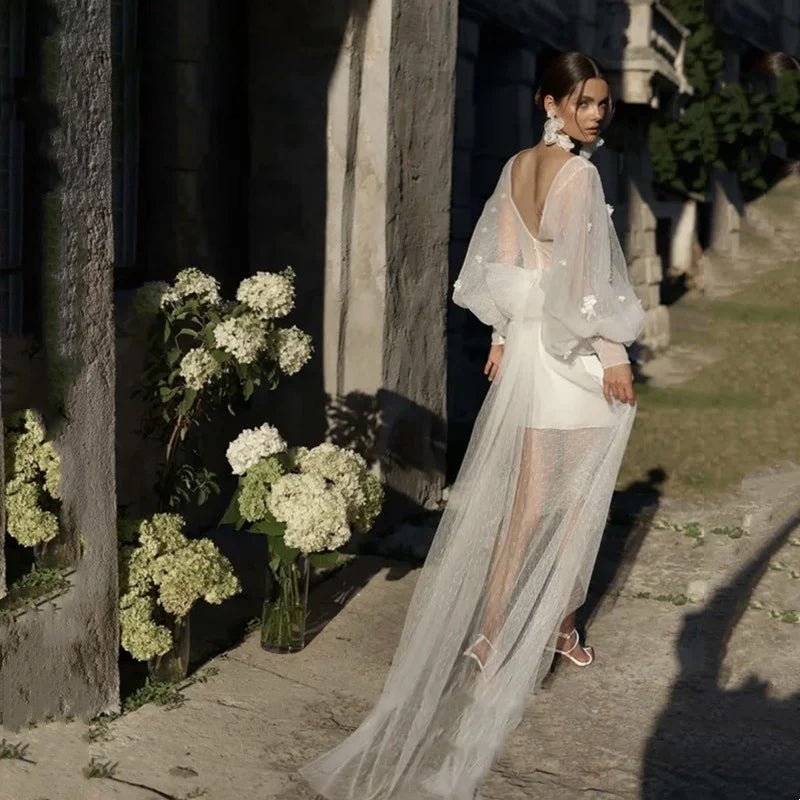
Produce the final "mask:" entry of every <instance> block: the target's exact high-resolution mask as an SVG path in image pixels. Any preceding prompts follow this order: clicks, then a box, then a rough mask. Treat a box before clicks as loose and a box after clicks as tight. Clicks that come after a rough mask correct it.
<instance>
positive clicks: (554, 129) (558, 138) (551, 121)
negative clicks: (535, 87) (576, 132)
mask: <svg viewBox="0 0 800 800" xmlns="http://www.w3.org/2000/svg"><path fill="white" fill-rule="evenodd" d="M563 127H564V120H563V119H561V117H559V116H558V115H557V114H556V112H555V111H553V110H552V109H550V110H549V111H548V112H547V119H546V120H545V122H544V135H543V136H542V139H543V140H544V143H545V144H546V145H547V146H548V147H549V146H550V145H551V144H558V146H559V147H563V148H564V150H572V148H573V147H574V146H575V144H574V142H573V141H572V139H570V138H569V136H567V134H566V133H560V131H561V129H562V128H563Z"/></svg>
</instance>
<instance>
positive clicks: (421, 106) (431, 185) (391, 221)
mask: <svg viewBox="0 0 800 800" xmlns="http://www.w3.org/2000/svg"><path fill="white" fill-rule="evenodd" d="M382 4H386V5H387V6H388V5H391V7H392V35H391V61H390V63H389V65H388V66H389V76H390V79H389V81H388V85H389V90H390V93H389V95H390V97H391V98H393V102H392V104H391V106H390V107H389V124H388V130H389V152H388V161H387V164H386V174H387V197H386V205H387V227H386V248H387V256H388V261H387V264H386V287H387V290H386V317H385V322H386V329H385V332H384V345H383V367H382V370H383V390H382V392H381V396H380V398H379V399H380V407H381V413H382V417H383V425H382V454H383V455H382V462H383V465H384V470H385V474H386V478H387V481H388V482H389V486H390V487H391V490H392V495H393V496H394V500H395V502H394V503H390V504H388V506H387V514H388V517H389V518H397V517H398V516H400V515H402V514H403V513H406V512H409V511H411V510H413V509H414V508H419V507H420V506H422V507H425V508H431V507H434V506H435V505H436V504H437V503H438V502H439V500H440V497H441V490H442V488H443V486H444V456H445V428H446V421H445V413H446V410H445V409H446V389H445V387H446V360H445V359H446V347H445V311H446V303H447V290H448V266H447V264H448V247H449V236H450V194H451V192H450V189H451V184H450V176H451V170H452V157H453V150H452V142H453V101H454V94H455V66H456V37H457V19H458V18H457V14H458V3H457V2H456V0H441V2H439V3H435V4H432V3H430V2H427V0H377V2H376V3H375V8H376V9H379V8H380V6H381V5H382Z"/></svg>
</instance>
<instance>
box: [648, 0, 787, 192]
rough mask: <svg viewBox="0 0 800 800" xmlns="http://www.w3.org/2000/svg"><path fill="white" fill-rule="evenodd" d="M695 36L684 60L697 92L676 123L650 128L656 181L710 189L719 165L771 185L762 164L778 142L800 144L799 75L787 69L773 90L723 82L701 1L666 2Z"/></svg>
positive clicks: (749, 184)
mask: <svg viewBox="0 0 800 800" xmlns="http://www.w3.org/2000/svg"><path fill="white" fill-rule="evenodd" d="M665 5H666V7H667V8H668V9H669V11H670V12H671V13H672V14H673V16H674V17H675V18H676V19H677V20H678V22H680V23H681V24H682V25H684V26H685V27H687V28H688V29H689V31H690V34H689V36H688V38H687V40H686V55H685V59H684V63H685V71H686V76H687V78H688V80H689V82H690V83H691V85H692V87H693V88H694V95H693V96H692V97H691V98H690V99H689V101H688V102H687V103H686V105H685V106H684V108H683V110H682V112H681V113H680V115H679V117H678V118H677V119H672V118H670V117H668V116H667V115H666V114H659V115H657V116H656V117H655V118H654V119H653V121H652V123H651V125H650V128H649V147H650V153H651V158H652V163H653V171H654V175H655V178H656V181H657V182H658V183H660V184H661V185H663V186H666V187H670V188H673V189H676V190H678V191H696V192H701V193H702V192H705V191H706V189H707V188H708V185H709V180H710V178H711V173H712V171H713V170H714V169H715V168H719V169H726V170H731V171H732V172H734V173H735V174H736V175H737V177H738V179H739V181H740V183H741V184H742V186H743V188H745V189H746V190H750V191H753V190H755V191H761V190H763V189H765V188H767V186H766V181H765V178H764V169H763V166H764V162H765V159H766V158H767V156H768V155H769V152H770V145H771V143H772V142H773V141H775V140H776V139H783V140H785V141H789V140H792V139H794V140H796V136H797V134H796V133H795V131H796V130H797V124H798V122H800V72H794V73H792V72H787V73H784V74H783V75H781V76H780V77H779V78H778V79H777V81H776V82H775V87H774V91H766V90H765V89H764V88H763V86H759V85H757V84H753V85H751V84H749V83H746V84H744V85H740V84H725V83H724V82H723V81H722V80H721V78H722V69H723V66H724V55H723V52H722V48H721V46H720V42H719V35H718V31H717V29H716V28H715V26H714V25H713V23H712V21H711V19H710V18H709V16H708V14H707V12H706V10H705V3H704V2H703V0H665Z"/></svg>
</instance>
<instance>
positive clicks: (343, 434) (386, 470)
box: [250, 0, 456, 522]
mask: <svg viewBox="0 0 800 800" xmlns="http://www.w3.org/2000/svg"><path fill="white" fill-rule="evenodd" d="M250 35H251V69H250V75H251V83H250V107H251V116H252V128H251V176H250V200H251V204H250V253H251V257H250V260H251V264H252V265H253V266H257V267H261V266H264V265H267V266H268V267H269V268H280V267H281V266H282V265H284V264H287V263H288V264H292V265H293V266H294V267H295V270H296V272H297V289H298V294H297V308H296V311H295V312H293V314H292V320H293V321H294V322H295V323H296V324H297V325H299V326H300V327H302V328H303V329H304V330H307V331H308V332H309V333H311V335H312V337H313V340H314V344H315V354H314V357H313V359H312V360H311V362H309V364H307V365H306V367H304V369H303V370H302V371H301V372H300V373H298V375H296V376H294V377H292V378H291V379H290V380H289V381H286V382H285V384H286V385H285V388H282V389H281V390H279V391H278V392H277V393H276V394H275V395H274V397H272V396H270V397H268V398H265V399H264V400H263V405H262V409H263V412H264V417H265V418H267V419H269V420H270V421H272V422H274V423H275V424H277V425H278V427H279V428H280V429H281V430H282V431H285V436H286V438H287V439H289V440H290V441H292V442H296V443H302V444H315V443H317V442H319V441H320V440H321V439H322V438H324V437H328V438H330V439H331V440H333V441H335V442H337V443H339V444H343V445H347V446H354V447H356V448H357V449H358V450H360V451H361V452H363V453H364V454H365V455H366V456H367V457H368V458H369V459H370V460H372V461H377V462H378V463H379V464H380V469H381V470H382V472H383V475H384V477H385V478H386V480H387V482H388V487H389V494H388V498H387V504H386V514H385V515H384V520H385V521H386V522H390V521H391V520H393V519H397V518H398V517H399V516H402V515H403V514H405V513H407V512H408V511H409V510H412V509H418V508H419V507H420V506H430V505H433V504H434V503H435V502H436V501H437V500H438V498H439V495H440V492H441V488H442V483H443V425H444V419H443V417H444V398H445V363H444V355H445V342H444V324H445V299H446V285H447V278H448V275H447V245H448V236H449V205H450V171H451V158H452V130H453V122H452V116H453V92H454V87H453V83H454V80H453V78H454V71H455V51H456V3H455V1H454V0H447V2H444V3H437V4H435V5H432V4H429V3H424V2H422V0H410V1H409V0H405V1H404V2H400V0H373V1H372V2H371V3H366V2H355V0H354V1H353V2H349V3H348V2H337V3H332V4H329V5H327V6H325V7H324V9H323V10H322V11H320V13H319V14H317V15H315V16H314V17H313V19H312V20H309V18H308V16H307V15H306V14H304V13H303V12H302V9H301V8H296V7H295V6H292V5H291V4H289V3H277V4H275V5H273V4H253V5H251V9H250ZM276 120H280V122H279V123H276Z"/></svg>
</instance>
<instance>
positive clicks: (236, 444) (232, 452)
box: [225, 422, 286, 475]
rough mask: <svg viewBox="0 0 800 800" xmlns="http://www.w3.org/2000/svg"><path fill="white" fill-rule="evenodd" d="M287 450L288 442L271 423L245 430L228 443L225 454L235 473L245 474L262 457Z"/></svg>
mask: <svg viewBox="0 0 800 800" xmlns="http://www.w3.org/2000/svg"><path fill="white" fill-rule="evenodd" d="M285 450H286V442H285V441H284V440H283V438H282V437H281V435H280V433H278V429H277V428H275V427H274V426H272V425H270V424H269V423H266V422H265V423H264V424H263V425H262V426H261V427H259V428H247V429H246V430H243V431H242V432H241V433H240V434H239V435H238V436H237V437H236V438H235V439H234V440H233V441H232V442H231V443H230V445H228V450H227V451H226V453H225V455H226V457H227V459H228V463H229V464H230V465H231V470H232V471H233V474H234V475H244V474H245V473H246V472H247V470H249V469H250V468H251V467H253V466H255V465H256V464H257V463H258V462H259V461H260V460H261V459H262V458H268V457H269V456H273V455H275V454H276V453H282V452H284V451H285Z"/></svg>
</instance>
